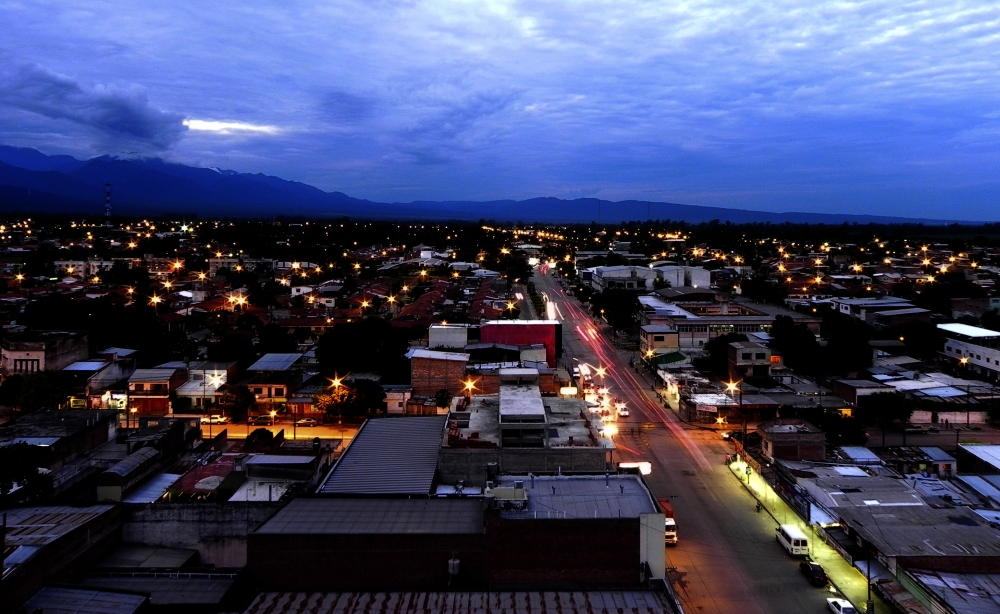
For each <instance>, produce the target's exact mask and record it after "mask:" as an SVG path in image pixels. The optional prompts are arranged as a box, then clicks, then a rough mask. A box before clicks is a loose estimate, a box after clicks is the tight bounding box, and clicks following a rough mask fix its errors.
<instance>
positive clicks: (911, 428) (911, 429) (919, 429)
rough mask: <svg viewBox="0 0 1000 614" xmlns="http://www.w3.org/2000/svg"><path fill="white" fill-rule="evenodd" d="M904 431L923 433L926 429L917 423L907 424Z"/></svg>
mask: <svg viewBox="0 0 1000 614" xmlns="http://www.w3.org/2000/svg"><path fill="white" fill-rule="evenodd" d="M905 431H906V432H907V433H925V432H927V429H926V428H924V427H923V426H921V425H919V424H907V425H906V429H905Z"/></svg>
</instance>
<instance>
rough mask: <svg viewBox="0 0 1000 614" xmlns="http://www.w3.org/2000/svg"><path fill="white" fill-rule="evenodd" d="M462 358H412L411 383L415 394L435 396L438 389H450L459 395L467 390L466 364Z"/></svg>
mask: <svg viewBox="0 0 1000 614" xmlns="http://www.w3.org/2000/svg"><path fill="white" fill-rule="evenodd" d="M467 364H468V363H467V362H465V361H461V360H439V359H434V358H418V357H416V356H415V357H413V358H411V359H410V385H411V386H413V394H414V395H423V396H428V397H433V396H434V395H435V394H436V393H437V391H438V390H442V389H444V390H448V391H450V392H451V393H452V394H453V395H456V396H458V395H459V394H462V393H463V392H464V390H465V387H464V384H463V382H464V381H465V366H466V365H467Z"/></svg>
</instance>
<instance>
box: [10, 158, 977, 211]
mask: <svg viewBox="0 0 1000 614" xmlns="http://www.w3.org/2000/svg"><path fill="white" fill-rule="evenodd" d="M108 182H110V183H111V184H112V188H113V192H112V205H113V213H114V214H116V215H163V214H189V215H190V214H197V215H201V216H204V217H242V218H268V219H270V218H274V217H276V216H277V215H290V216H312V217H340V216H349V217H360V218H369V219H441V220H479V219H493V220H498V221H523V222H570V223H572V222H589V221H594V220H596V221H599V222H607V223H614V222H621V221H629V220H644V219H658V220H668V219H669V220H674V221H681V220H683V221H686V222H690V223H701V222H708V221H711V220H719V221H721V222H733V223H775V224H779V223H784V222H793V223H812V224H820V223H824V224H841V223H845V222H847V223H862V224H867V223H879V224H894V223H923V224H948V223H955V221H954V220H933V219H923V218H903V217H892V216H881V215H853V214H840V213H805V212H788V213H774V212H766V211H752V210H747V209H727V208H723V207H702V206H698V205H682V204H676V203H665V202H651V201H638V200H625V201H608V200H599V199H596V198H578V199H573V200H564V199H560V198H552V197H541V198H531V199H528V200H520V201H517V200H495V201H485V202H481V201H414V202H408V203H398V202H394V203H379V202H374V201H370V200H364V199H359V198H353V197H351V196H348V195H347V194H344V193H342V192H324V191H323V190H320V189H319V188H316V187H313V186H311V185H307V184H305V183H300V182H297V181H288V180H285V179H281V178H280V177H273V176H270V175H263V174H251V173H240V172H237V171H232V170H222V169H217V168H199V167H193V166H185V165H183V164H175V163H172V162H165V161H163V160H160V159H158V158H147V159H124V158H118V157H113V156H100V157H97V158H91V159H89V160H78V159H76V158H74V157H72V156H66V155H57V156H47V155H45V154H43V153H41V152H39V151H38V150H36V149H30V148H23V147H9V146H0V211H6V212H10V213H13V212H17V213H27V214H35V215H40V214H46V213H66V214H75V215H103V213H104V185H105V183H108ZM966 223H968V222H966Z"/></svg>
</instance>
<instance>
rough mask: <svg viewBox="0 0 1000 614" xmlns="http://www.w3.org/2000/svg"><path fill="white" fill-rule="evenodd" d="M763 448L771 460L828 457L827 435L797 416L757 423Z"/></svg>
mask: <svg viewBox="0 0 1000 614" xmlns="http://www.w3.org/2000/svg"><path fill="white" fill-rule="evenodd" d="M757 433H758V434H760V437H761V450H762V451H763V452H764V456H766V457H767V458H768V459H769V460H772V461H773V460H775V459H783V460H796V461H803V460H806V461H822V460H825V459H826V435H825V434H824V433H823V431H822V430H820V429H818V428H816V427H815V426H813V425H812V424H809V423H808V422H806V421H805V420H800V419H797V418H792V419H781V420H770V421H767V422H761V423H760V424H758V425H757Z"/></svg>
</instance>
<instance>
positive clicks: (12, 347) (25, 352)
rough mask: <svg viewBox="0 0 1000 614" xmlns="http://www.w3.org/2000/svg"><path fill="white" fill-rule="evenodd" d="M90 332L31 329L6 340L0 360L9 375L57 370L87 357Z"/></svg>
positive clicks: (0, 352)
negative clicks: (88, 334)
mask: <svg viewBox="0 0 1000 614" xmlns="http://www.w3.org/2000/svg"><path fill="white" fill-rule="evenodd" d="M89 354H90V349H89V346H88V343H87V334H86V333H83V332H79V331H54V330H52V331H31V332H27V333H22V334H20V335H11V336H10V337H7V338H6V339H4V340H3V345H2V351H0V361H2V366H3V370H4V373H6V374H7V375H13V374H15V373H18V374H27V373H36V372H38V371H58V370H60V369H64V368H65V367H67V366H69V365H71V364H73V363H74V362H77V361H79V360H86V358H87V356H88V355H89Z"/></svg>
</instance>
